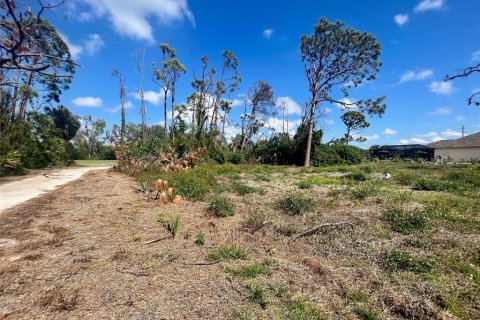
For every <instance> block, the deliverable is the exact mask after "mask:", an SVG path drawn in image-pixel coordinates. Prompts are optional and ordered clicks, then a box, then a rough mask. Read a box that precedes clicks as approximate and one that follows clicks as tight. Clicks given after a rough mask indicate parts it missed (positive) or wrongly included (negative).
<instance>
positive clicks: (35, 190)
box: [0, 167, 109, 214]
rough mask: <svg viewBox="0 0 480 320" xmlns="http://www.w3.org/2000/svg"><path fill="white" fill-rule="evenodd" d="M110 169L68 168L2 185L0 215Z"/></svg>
mask: <svg viewBox="0 0 480 320" xmlns="http://www.w3.org/2000/svg"><path fill="white" fill-rule="evenodd" d="M108 168H109V167H81V168H66V169H58V170H52V171H46V173H37V174H35V175H33V176H32V177H28V178H25V179H21V180H18V181H11V182H7V183H4V184H1V185H0V214H1V213H2V212H3V211H5V210H7V209H9V208H12V207H14V206H16V205H19V204H21V203H23V202H25V201H27V200H30V199H32V198H35V197H38V196H39V195H41V194H44V193H45V192H47V191H51V190H54V189H55V188H57V187H58V186H61V185H64V184H66V183H69V182H71V181H74V180H76V179H78V178H80V177H81V176H83V175H84V174H85V173H87V172H89V171H93V170H105V169H108Z"/></svg>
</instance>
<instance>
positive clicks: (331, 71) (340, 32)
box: [300, 18, 386, 166]
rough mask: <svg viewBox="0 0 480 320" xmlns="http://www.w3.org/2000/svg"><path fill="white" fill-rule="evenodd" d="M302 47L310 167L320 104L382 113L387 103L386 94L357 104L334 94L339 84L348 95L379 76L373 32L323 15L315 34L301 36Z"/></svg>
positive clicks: (369, 112)
mask: <svg viewBox="0 0 480 320" xmlns="http://www.w3.org/2000/svg"><path fill="white" fill-rule="evenodd" d="M300 49H301V56H302V61H303V63H304V68H305V74H306V76H307V80H308V83H309V88H308V89H309V91H310V98H309V101H308V103H307V110H306V113H305V116H306V117H305V119H304V123H306V124H307V126H308V139H307V148H306V152H305V161H304V165H305V166H309V165H310V156H311V150H312V137H313V133H314V131H315V126H316V122H317V121H316V120H317V119H316V116H317V113H318V107H319V104H321V103H322V102H336V103H339V104H341V105H344V106H351V105H353V104H354V105H355V106H356V108H357V109H358V110H360V111H361V112H367V113H368V114H377V115H379V116H381V115H382V114H383V113H384V112H385V108H386V105H385V104H383V101H384V99H385V98H384V97H381V98H377V99H375V100H372V99H369V100H364V101H362V100H360V101H357V102H353V103H350V102H345V100H343V101H342V100H340V99H334V98H332V97H331V93H332V91H333V89H335V88H337V87H339V89H340V90H341V91H342V92H343V94H344V96H348V89H349V88H350V87H352V86H355V87H356V86H358V85H359V84H361V83H362V82H363V81H365V80H367V81H368V80H373V79H375V76H376V74H377V73H378V71H379V70H380V66H381V63H380V62H379V61H378V59H379V56H380V43H378V42H377V40H376V39H375V37H374V36H373V35H371V34H369V33H366V32H360V31H357V30H354V29H351V28H349V27H345V25H344V24H343V23H342V22H340V21H336V22H334V23H331V22H329V21H328V20H327V19H326V18H321V19H320V21H319V22H318V23H317V24H316V25H315V26H314V33H313V34H312V35H304V36H302V37H301V45H300Z"/></svg>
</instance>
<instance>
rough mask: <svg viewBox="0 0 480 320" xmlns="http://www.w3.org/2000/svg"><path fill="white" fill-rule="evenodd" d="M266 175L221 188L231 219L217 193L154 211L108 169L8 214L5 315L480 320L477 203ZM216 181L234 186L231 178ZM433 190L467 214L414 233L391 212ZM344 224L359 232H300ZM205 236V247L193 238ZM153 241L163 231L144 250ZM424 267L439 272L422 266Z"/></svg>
mask: <svg viewBox="0 0 480 320" xmlns="http://www.w3.org/2000/svg"><path fill="white" fill-rule="evenodd" d="M267 169H268V168H267ZM267 169H265V170H267ZM242 170H243V169H242ZM262 170H263V169H261V168H260V169H258V170H257V168H253V169H248V170H245V173H242V172H237V173H236V174H238V175H239V176H238V177H236V178H235V179H238V178H239V179H241V181H242V183H245V184H248V185H250V186H254V187H256V188H261V189H262V190H264V194H258V193H249V194H243V195H242V194H239V193H238V192H236V191H235V190H230V191H225V192H224V195H225V196H228V198H229V199H231V201H233V203H234V204H235V208H236V209H235V213H236V214H235V215H234V216H228V217H225V218H217V217H215V216H213V215H211V214H209V213H208V206H209V203H210V201H211V199H212V197H213V196H214V194H215V192H213V193H210V194H207V195H206V198H205V200H204V201H199V202H190V201H185V202H183V203H182V204H176V205H175V204H169V205H166V206H158V205H157V204H156V203H155V202H154V201H152V200H147V199H146V196H145V195H144V194H142V193H140V192H137V191H136V190H135V188H137V186H138V183H137V182H136V181H135V180H134V179H132V178H130V177H127V176H125V175H122V174H117V173H108V172H97V173H92V174H89V175H87V176H85V177H84V178H82V179H81V180H78V181H76V182H74V183H72V184H69V185H67V186H64V187H63V188H61V189H59V190H57V191H55V192H53V193H50V194H48V195H46V196H44V197H42V198H39V199H34V200H31V201H29V202H27V203H25V204H24V205H22V206H20V207H17V208H15V209H12V210H10V211H7V212H5V213H3V214H2V215H1V216H0V235H1V238H2V239H0V319H32V318H36V319H38V318H40V319H52V318H69V319H72V318H73V319H75V318H95V319H103V318H105V319H111V318H121V319H136V318H142V319H232V318H233V319H234V318H237V319H255V317H256V318H259V319H367V318H366V317H368V316H371V317H378V319H458V318H461V319H475V318H480V302H479V299H478V296H479V295H478V293H479V289H478V288H479V277H480V276H479V268H480V266H479V263H480V260H479V252H480V251H479V250H480V237H479V234H480V232H479V230H478V228H476V227H475V226H476V223H478V211H477V213H475V210H474V209H475V207H472V206H475V205H478V203H477V202H472V201H473V200H469V198H468V199H467V200H465V199H464V198H461V195H457V194H451V195H450V194H443V193H438V194H437V193H436V192H434V193H429V194H431V196H429V197H428V198H425V197H424V196H425V193H424V192H423V191H408V193H407V194H406V195H403V194H402V192H405V187H400V186H397V185H396V184H395V183H394V182H387V183H386V182H382V181H378V182H377V181H373V183H375V184H376V185H375V190H373V189H372V187H371V186H370V184H372V182H371V181H366V182H355V185H349V184H351V182H348V181H346V182H345V185H314V186H312V187H311V188H310V189H308V190H304V189H299V188H298V186H297V184H298V181H299V180H301V179H306V178H308V177H311V176H312V175H318V174H319V173H318V172H317V173H311V172H303V171H302V170H301V169H296V168H280V169H279V170H278V171H274V169H268V170H270V171H268V172H265V171H262ZM257 171H258V172H257ZM223 174H225V175H226V174H228V172H224V173H222V175H223ZM320 174H321V173H320ZM259 175H261V176H262V177H263V176H268V179H258V178H257V177H258V176H259ZM156 178H157V177H152V181H154V179H156ZM169 181H171V178H169ZM217 181H218V183H219V184H220V189H222V188H221V184H222V183H224V185H225V188H223V189H225V190H229V188H228V185H229V184H230V181H229V180H228V179H227V180H225V179H224V178H221V177H218V178H217ZM222 181H224V182H222ZM172 182H173V181H172ZM371 189H372V190H373V191H372V190H371ZM332 190H333V191H332ZM429 192H430V191H429ZM292 193H299V194H301V195H303V196H305V197H309V198H311V199H312V200H313V201H314V203H315V204H316V206H315V208H314V210H313V211H312V212H308V213H306V214H304V215H299V216H292V215H288V214H286V213H284V212H283V211H282V210H280V209H279V208H278V205H277V203H278V201H279V200H280V199H282V198H284V197H285V196H287V195H289V194H292ZM357 193H358V194H361V195H362V197H361V199H357V198H356V197H355V196H352V195H356V194H357ZM437 195H440V196H439V198H440V199H444V198H445V199H447V198H448V200H449V202H450V203H453V202H454V201H455V203H456V204H457V205H458V206H463V207H462V208H463V209H462V210H463V211H462V212H461V213H459V212H456V211H452V212H450V211H448V212H444V211H442V212H440V213H439V212H437V211H438V210H437V211H435V212H434V213H431V212H433V211H432V210H430V209H429V210H430V211H428V210H426V211H425V212H426V214H429V220H428V221H429V224H428V225H427V226H425V228H422V230H418V231H416V230H409V232H408V234H404V233H400V232H396V231H395V230H394V229H393V228H392V224H391V221H390V220H389V219H386V217H385V212H386V210H387V208H389V207H390V206H392V205H395V206H397V207H398V206H401V207H402V208H406V210H407V209H409V210H410V209H411V210H417V209H418V210H422V209H423V208H427V204H428V203H433V202H435V201H437V200H435V201H433V200H432V199H436V198H435V197H436V196H437ZM432 197H433V198H432ZM438 201H441V200H438ZM452 210H453V209H452ZM447 213H448V214H447ZM162 214H163V215H166V216H171V215H174V216H177V215H178V216H179V217H180V219H181V224H180V228H179V230H178V237H177V238H176V239H172V237H171V236H169V232H168V230H166V229H165V228H164V227H163V226H162V225H161V224H159V223H158V222H156V221H157V218H158V216H159V215H162ZM460 218H462V219H467V221H471V223H470V224H467V225H465V220H462V219H460ZM338 222H350V223H352V224H353V225H354V230H353V231H351V230H350V229H348V230H347V229H341V228H332V229H325V230H323V229H322V230H321V232H318V233H316V234H314V235H312V236H308V237H303V238H300V239H298V240H292V237H291V235H292V234H294V233H297V232H300V231H303V230H306V229H309V228H311V227H313V226H315V225H319V224H323V223H338ZM472 223H473V224H472ZM409 227H410V225H409ZM288 230H290V231H288ZM287 231H288V232H287ZM199 234H203V237H202V238H203V239H202V243H203V245H196V244H195V242H196V240H197V237H198V235H199ZM158 238H165V239H163V240H162V241H159V242H155V243H150V244H146V242H148V241H150V240H154V239H158ZM228 246H230V247H233V246H238V247H240V248H241V249H242V250H243V251H244V253H245V256H244V257H243V258H244V259H245V260H242V259H239V260H232V259H225V260H222V259H219V260H215V261H213V262H212V261H210V260H209V254H211V253H212V252H215V251H216V250H219V249H222V248H225V247H228ZM396 251H401V252H404V253H405V255H402V254H400V255H392V252H394V253H395V252H396ZM385 257H389V259H387V260H385ZM405 257H407V259H408V257H411V258H412V259H414V260H411V261H415V263H416V264H413V265H414V266H415V268H413V267H411V266H412V263H413V262H411V261H410V262H405V259H404V258H405ZM265 261H268V266H267V265H265V264H264V263H265ZM425 261H427V262H430V261H432V263H434V264H435V268H431V269H430V268H427V269H422V272H417V271H418V270H417V269H416V268H417V266H423V265H425ZM397 264H398V266H399V267H398V268H397V267H396V266H397ZM405 265H406V266H407V267H405V268H403V269H402V268H401V267H402V266H405ZM392 266H393V267H392ZM263 268H265V270H264V269H263ZM423 271H425V272H423ZM252 275H254V276H252ZM373 319H374V318H373Z"/></svg>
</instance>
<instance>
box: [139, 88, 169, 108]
mask: <svg viewBox="0 0 480 320" xmlns="http://www.w3.org/2000/svg"><path fill="white" fill-rule="evenodd" d="M133 96H134V97H135V99H137V100H141V98H140V93H139V92H135V93H133ZM167 96H168V93H167ZM143 99H145V101H147V102H149V103H151V104H154V105H158V104H160V103H161V102H162V101H163V92H155V91H144V92H143Z"/></svg>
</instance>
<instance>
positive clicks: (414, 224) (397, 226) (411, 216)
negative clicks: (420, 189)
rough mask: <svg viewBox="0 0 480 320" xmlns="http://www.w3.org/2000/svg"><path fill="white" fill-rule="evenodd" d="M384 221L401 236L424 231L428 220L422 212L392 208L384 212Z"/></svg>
mask: <svg viewBox="0 0 480 320" xmlns="http://www.w3.org/2000/svg"><path fill="white" fill-rule="evenodd" d="M385 217H386V219H387V220H388V221H389V222H390V224H391V226H392V229H393V230H394V231H396V232H400V233H403V234H411V233H413V232H416V231H421V230H423V229H425V227H426V226H427V223H428V219H427V217H426V215H425V214H424V212H422V211H420V210H414V211H412V212H410V211H405V210H404V209H402V208H399V207H394V208H391V209H389V210H387V212H385Z"/></svg>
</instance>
